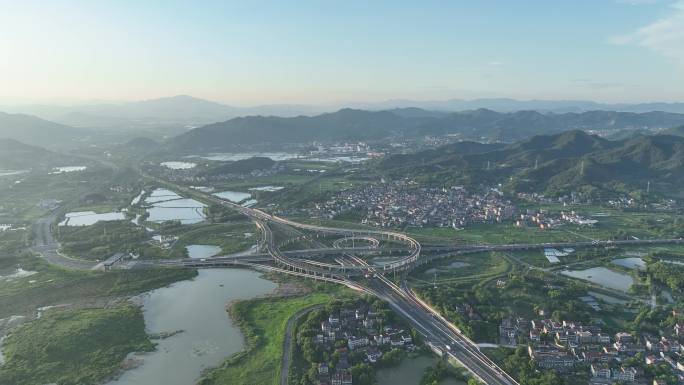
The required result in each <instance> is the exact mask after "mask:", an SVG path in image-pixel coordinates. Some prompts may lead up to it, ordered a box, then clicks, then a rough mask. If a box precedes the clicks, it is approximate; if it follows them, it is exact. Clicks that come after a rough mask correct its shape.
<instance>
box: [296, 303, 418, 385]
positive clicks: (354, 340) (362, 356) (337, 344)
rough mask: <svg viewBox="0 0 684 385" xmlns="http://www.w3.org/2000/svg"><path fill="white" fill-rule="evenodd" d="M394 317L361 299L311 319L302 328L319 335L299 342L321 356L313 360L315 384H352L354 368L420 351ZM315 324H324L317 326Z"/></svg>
mask: <svg viewBox="0 0 684 385" xmlns="http://www.w3.org/2000/svg"><path fill="white" fill-rule="evenodd" d="M393 318H394V316H393V314H391V312H388V311H387V310H386V309H378V308H375V307H374V305H371V304H368V303H366V302H365V301H358V302H357V303H356V304H354V305H353V306H344V307H341V308H339V309H335V310H332V311H322V312H321V313H320V314H319V316H318V317H315V319H313V320H311V319H310V321H309V322H308V325H307V324H305V325H303V326H302V327H301V328H302V329H307V328H310V329H308V330H307V331H308V332H309V333H313V331H314V330H317V331H316V334H315V336H313V338H311V339H310V340H309V339H301V338H300V341H299V344H300V349H302V351H305V352H306V351H309V352H315V353H313V354H312V355H313V356H315V357H316V358H317V360H315V361H313V362H310V364H311V366H312V370H313V371H314V372H315V376H314V377H315V378H309V380H310V381H311V383H315V384H317V385H320V384H325V385H352V384H353V383H354V382H353V376H352V367H358V365H363V364H367V365H371V366H372V365H376V364H387V363H388V362H389V361H394V360H396V359H397V358H399V359H400V358H401V357H403V354H404V352H411V351H414V350H416V349H417V347H416V345H415V344H414V341H413V337H412V335H411V332H410V331H409V330H408V329H407V328H405V327H403V326H401V325H400V324H399V323H397V322H395V321H394V320H393ZM319 320H320V321H319ZM315 325H320V326H319V328H318V329H313V327H315ZM300 335H301V332H300ZM304 345H307V346H304ZM305 357H306V354H305ZM326 358H327V359H326Z"/></svg>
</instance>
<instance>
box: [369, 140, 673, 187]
mask: <svg viewBox="0 0 684 385" xmlns="http://www.w3.org/2000/svg"><path fill="white" fill-rule="evenodd" d="M373 167H374V169H375V171H376V172H378V173H381V174H385V175H388V176H391V177H398V178H400V177H403V176H410V177H415V178H417V179H419V180H421V181H426V182H442V183H453V184H466V185H482V184H489V185H493V184H497V183H502V184H504V185H505V186H506V187H510V188H513V189H514V190H515V191H529V192H546V193H551V194H561V193H568V192H571V191H580V190H583V191H591V190H613V191H615V190H619V191H632V190H638V189H646V185H647V183H648V182H651V188H652V191H654V192H662V193H671V194H676V193H677V191H679V190H678V189H679V188H681V187H683V186H684V137H679V136H672V135H653V136H638V137H634V138H631V139H627V140H621V141H609V140H606V139H603V138H600V137H598V136H595V135H589V134H587V133H585V132H583V131H580V130H573V131H567V132H563V133H560V134H555V135H543V136H535V137H532V138H530V139H526V140H523V141H519V142H516V143H513V144H509V145H482V144H479V143H470V142H461V143H455V144H451V145H447V146H444V147H441V148H438V149H436V150H429V151H422V152H418V153H416V154H412V155H395V156H389V157H387V158H385V159H383V160H382V161H380V162H379V163H378V164H376V165H374V166H373Z"/></svg>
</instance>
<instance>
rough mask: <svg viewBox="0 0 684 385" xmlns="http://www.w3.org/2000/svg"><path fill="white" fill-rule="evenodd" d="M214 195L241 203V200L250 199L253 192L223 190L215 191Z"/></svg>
mask: <svg viewBox="0 0 684 385" xmlns="http://www.w3.org/2000/svg"><path fill="white" fill-rule="evenodd" d="M214 195H215V196H217V197H219V198H221V199H225V200H228V201H231V202H233V203H240V202H242V201H244V200H245V199H249V198H251V197H252V194H250V193H246V192H239V191H221V192H217V193H215V194H214Z"/></svg>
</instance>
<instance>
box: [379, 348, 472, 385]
mask: <svg viewBox="0 0 684 385" xmlns="http://www.w3.org/2000/svg"><path fill="white" fill-rule="evenodd" d="M437 360H438V358H437V357H436V356H427V355H421V356H418V357H415V358H406V359H404V360H403V361H402V362H401V365H399V366H396V367H393V368H387V369H380V370H378V376H377V379H378V385H417V384H419V383H420V379H421V378H422V377H423V372H424V371H425V369H426V368H428V367H430V366H432V365H435V364H436V363H437ZM439 385H465V383H464V382H462V381H458V380H456V379H453V378H448V379H445V380H443V381H441V382H440V383H439Z"/></svg>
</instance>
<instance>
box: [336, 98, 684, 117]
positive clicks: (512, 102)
mask: <svg viewBox="0 0 684 385" xmlns="http://www.w3.org/2000/svg"><path fill="white" fill-rule="evenodd" d="M349 106H350V107H355V108H362V109H367V110H389V109H395V108H408V107H415V108H420V109H423V110H433V111H446V112H455V111H466V110H477V109H481V108H485V109H488V110H493V111H498V112H514V111H526V110H528V111H529V110H533V111H539V112H555V113H564V112H586V111H619V112H651V111H662V112H673V113H684V103H659V102H656V103H598V102H592V101H587V100H516V99H508V98H490V99H472V100H463V99H448V100H427V101H426V100H410V99H394V100H388V101H384V102H376V103H352V104H350V105H349Z"/></svg>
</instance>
